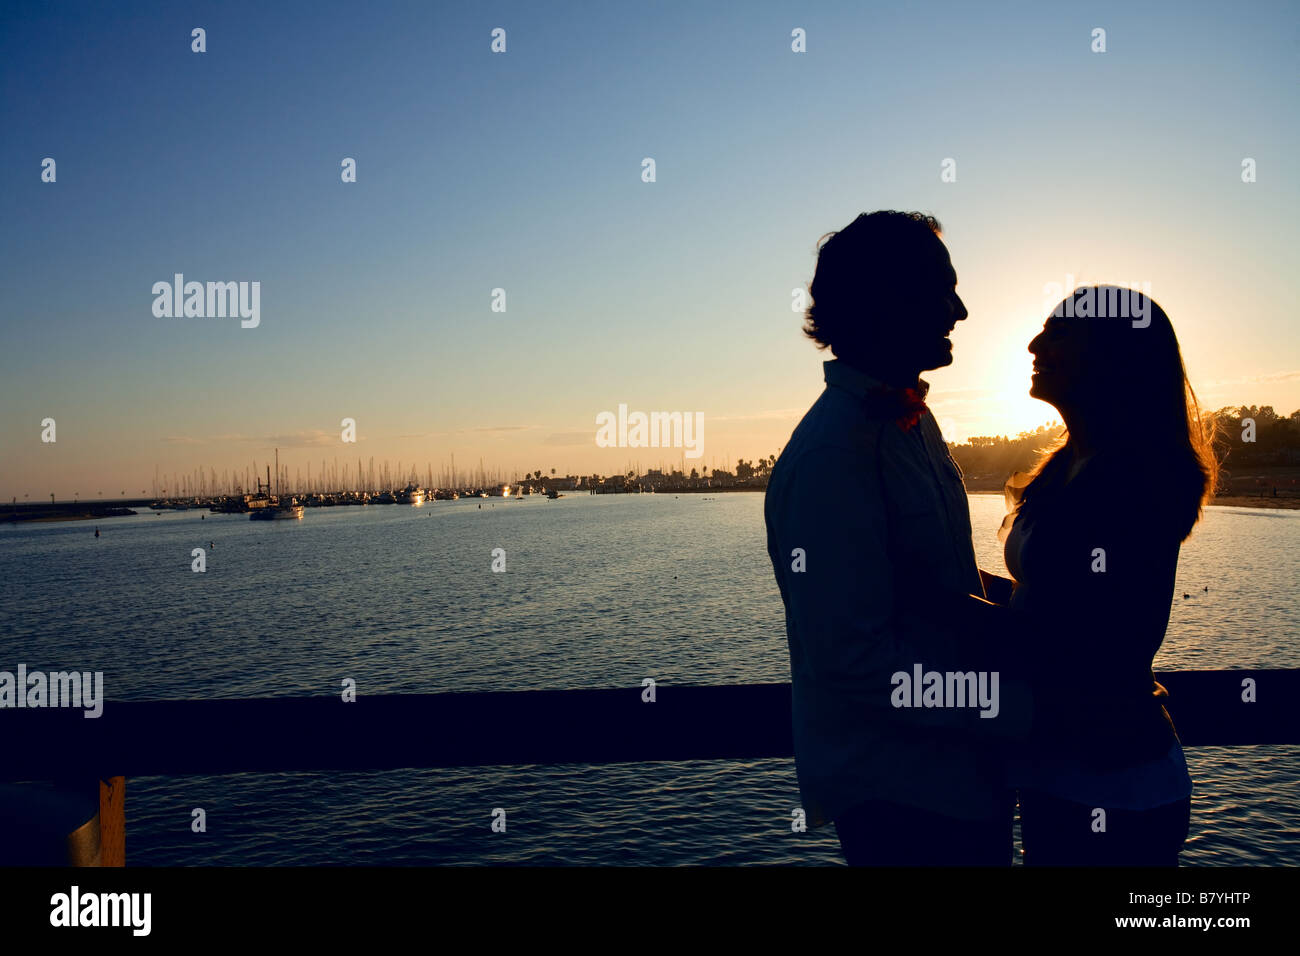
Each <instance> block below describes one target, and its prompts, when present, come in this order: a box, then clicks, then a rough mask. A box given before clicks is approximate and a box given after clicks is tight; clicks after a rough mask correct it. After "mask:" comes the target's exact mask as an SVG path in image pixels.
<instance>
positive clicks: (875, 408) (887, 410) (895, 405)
mask: <svg viewBox="0 0 1300 956" xmlns="http://www.w3.org/2000/svg"><path fill="white" fill-rule="evenodd" d="M867 408H868V411H869V412H870V413H871V414H872V415H873V416H875V417H878V418H888V419H891V420H892V421H893V422H894V423H895V424H896V425H898V427H899V428H901V429H902V430H903V431H905V432H906V431H911V430H912V428H914V427H915V426H916V423H917V422H919V421H920V420H921V416H922V415H924V414H925V413H926V412H927V411H929V408H928V407H927V406H926V404H925V399H923V398H922V397H921V392H920V391H919V390H917V389H915V388H894V387H893V386H891V385H877V386H874V387H873V388H871V389H869V390H868V391H867Z"/></svg>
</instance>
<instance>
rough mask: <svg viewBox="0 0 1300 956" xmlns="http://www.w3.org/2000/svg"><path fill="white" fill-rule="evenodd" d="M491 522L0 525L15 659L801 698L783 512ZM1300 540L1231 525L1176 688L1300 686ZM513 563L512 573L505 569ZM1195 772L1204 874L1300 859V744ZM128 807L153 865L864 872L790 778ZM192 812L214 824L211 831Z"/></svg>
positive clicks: (222, 686) (1239, 753)
mask: <svg viewBox="0 0 1300 956" xmlns="http://www.w3.org/2000/svg"><path fill="white" fill-rule="evenodd" d="M478 504H479V502H476V501H457V502H430V503H428V504H426V505H424V506H423V507H419V508H412V507H409V506H401V505H394V506H391V507H370V508H328V509H312V510H309V511H308V512H307V515H306V517H305V518H304V519H303V520H302V521H301V522H274V523H270V522H268V523H261V522H250V521H249V520H248V519H247V518H246V517H240V516H219V515H209V516H208V517H207V518H206V519H205V520H200V517H199V515H200V513H199V512H196V511H195V512H181V513H170V514H165V515H163V516H161V517H160V516H156V515H154V514H152V513H142V514H141V515H140V516H138V517H135V518H117V519H110V520H107V521H102V522H100V523H99V527H100V529H101V531H102V533H103V537H102V538H100V539H99V540H98V541H96V540H95V539H94V538H93V525H92V524H91V523H88V522H73V523H63V524H54V525H45V526H41V527H33V526H27V527H22V526H19V527H13V526H5V527H0V597H2V600H0V669H12V667H13V666H16V665H17V664H18V663H19V662H23V663H26V664H27V665H28V667H29V668H31V669H40V670H60V669H65V668H75V669H77V670H103V671H104V672H105V678H104V679H105V688H106V693H107V695H108V696H109V697H110V698H111V699H122V700H125V699H143V698H201V697H259V696H302V695H329V696H336V695H337V693H338V688H339V681H340V680H341V679H342V678H344V677H351V678H354V679H355V680H356V681H357V684H358V688H359V693H361V694H366V693H394V692H407V693H437V692H443V691H453V690H520V689H529V688H576V687H635V686H637V685H639V684H640V682H641V679H642V678H644V677H647V676H649V677H654V678H656V680H658V681H659V682H661V683H671V684H701V683H735V682H753V681H784V680H788V679H789V661H788V657H787V652H786V645H785V634H784V629H783V619H782V608H781V600H780V596H779V595H778V593H777V590H776V585H775V582H774V580H773V578H772V572H771V568H770V566H769V564H768V559H767V553H766V545H765V540H764V531H763V516H762V495H759V494H731V495H720V496H717V497H714V498H705V497H702V496H699V495H683V496H681V497H680V498H678V497H674V496H672V495H638V496H599V497H589V496H586V495H570V496H567V497H565V498H561V499H559V500H557V501H550V502H548V501H546V500H543V499H541V498H533V499H530V500H524V501H518V502H503V501H501V500H499V499H492V500H491V501H483V502H482V508H481V509H480V508H479V507H478ZM971 514H972V523H973V525H974V528H975V547H976V553H977V554H978V555H979V558H980V564H981V565H982V566H984V567H986V568H992V569H996V570H999V571H1003V572H1004V565H1003V563H1002V558H1001V553H1000V545H999V544H998V542H997V539H996V537H995V532H996V529H997V527H998V524H999V523H1000V521H1001V518H1002V514H1003V506H1002V498H1001V496H1000V495H997V496H993V495H972V496H971ZM209 542H212V543H213V545H214V547H213V548H212V550H210V551H209V552H208V558H207V560H208V569H207V573H205V574H194V573H192V572H191V570H190V561H191V558H190V550H191V549H192V548H195V547H200V546H204V547H206V546H207V545H208V543H209ZM1297 544H1300V512H1269V511H1263V510H1259V511H1256V510H1250V509H1228V508H1214V509H1210V510H1209V511H1208V513H1207V517H1206V519H1205V521H1204V522H1203V523H1202V525H1201V526H1200V528H1199V529H1198V530H1197V532H1196V533H1195V535H1194V536H1193V538H1192V540H1191V541H1190V542H1188V543H1187V544H1186V545H1184V549H1183V558H1182V562H1181V564H1180V567H1179V580H1178V584H1177V588H1176V595H1177V600H1176V601H1175V602H1174V607H1173V614H1172V619H1171V623H1170V627H1169V635H1168V637H1167V638H1166V641H1165V645H1164V648H1163V649H1162V651H1161V654H1160V657H1159V658H1158V659H1157V662H1156V665H1157V669H1161V668H1163V669H1217V668H1245V667H1290V668H1296V667H1300V651H1297V648H1296V646H1295V635H1296V634H1297V633H1300V627H1298V626H1297V625H1298V624H1300V599H1298V598H1297V595H1296V591H1295V582H1296V551H1297ZM498 547H500V548H504V549H505V550H506V554H507V573H506V574H493V573H491V571H490V563H491V551H492V549H493V548H498ZM1004 573H1005V572H1004ZM1205 585H1209V587H1210V591H1209V593H1208V594H1207V593H1205V592H1204V591H1202V588H1203V587H1204V586H1205ZM1184 591H1186V592H1188V593H1190V594H1191V595H1192V598H1191V599H1190V600H1183V599H1182V593H1183V592H1184ZM110 706H111V704H110ZM1188 763H1189V765H1190V767H1191V772H1192V777H1193V779H1194V781H1195V784H1196V792H1195V795H1194V797H1193V819H1192V834H1191V837H1190V838H1189V842H1188V846H1187V849H1186V851H1185V852H1184V854H1183V861H1184V863H1185V864H1188V865H1196V864H1201V865H1204V864H1221V865H1229V864H1237V865H1240V864H1261V863H1263V864H1291V865H1294V864H1298V863H1300V809H1298V807H1300V747H1253V748H1194V749H1190V750H1189V751H1188ZM127 792H128V800H127V816H128V824H127V832H128V849H127V853H128V859H129V860H130V862H131V863H132V864H135V865H146V864H268V865H276V864H356V863H384V864H430V863H494V862H516V863H550V864H574V863H577V864H581V863H645V864H685V863H705V864H730V863H807V864H825V863H838V862H840V857H839V853H838V844H837V842H836V840H835V837H834V831H833V829H830V828H827V829H826V830H821V831H813V832H810V833H805V834H795V833H792V832H791V831H790V811H791V809H792V808H794V807H796V806H798V804H799V794H798V787H797V785H796V782H795V775H794V763H793V761H792V760H760V761H752V762H723V761H718V762H714V761H700V762H692V763H674V764H644V765H633V766H562V767H540V766H538V767H508V768H499V769H479V768H476V769H472V770H420V771H401V772H388V773H382V774H354V775H338V774H328V775H327V774H307V773H293V774H279V775H265V774H262V775H254V774H244V775H233V776H224V777H191V778H184V779H181V778H157V777H154V778H132V779H131V780H130V781H129V782H128V791H127ZM194 807H203V808H204V809H205V810H206V811H207V819H208V832H207V833H204V834H195V833H191V832H190V811H191V809H192V808H194ZM494 807H504V808H506V810H507V812H508V815H509V816H508V819H509V827H508V832H507V833H505V834H494V833H492V832H491V831H490V829H489V824H490V814H491V810H492V808H494Z"/></svg>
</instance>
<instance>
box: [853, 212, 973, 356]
mask: <svg viewBox="0 0 1300 956" xmlns="http://www.w3.org/2000/svg"><path fill="white" fill-rule="evenodd" d="M872 266H873V267H872V268H871V269H870V270H869V271H870V273H874V275H875V276H877V277H879V278H874V279H873V290H872V293H871V294H872V295H873V297H874V301H870V302H867V303H865V304H864V305H865V313H866V317H867V321H868V322H869V323H870V325H871V327H872V333H871V339H870V340H869V341H868V342H867V343H864V345H865V347H866V349H867V354H868V355H870V356H871V357H872V358H873V359H879V360H883V361H884V363H885V364H888V365H891V366H896V367H899V368H904V369H909V370H910V369H918V370H920V371H925V370H926V369H933V368H942V367H943V366H945V365H951V364H952V340H951V339H950V338H949V337H948V336H949V334H950V333H951V332H952V330H953V328H954V327H955V326H956V324H957V323H958V322H960V321H962V320H963V319H965V318H966V315H967V312H966V306H965V304H964V303H963V302H962V301H961V298H960V297H959V296H958V295H957V273H956V271H954V269H953V267H952V261H951V260H950V259H949V258H948V248H947V247H946V246H945V245H944V244H943V242H942V241H941V240H940V239H939V237H938V236H934V235H931V236H930V238H929V239H928V240H924V239H923V240H922V241H921V242H919V243H918V242H915V241H911V242H908V243H907V245H906V246H903V247H900V248H898V249H897V250H895V253H894V255H893V256H891V259H890V261H889V262H887V263H885V262H876V263H873V264H872Z"/></svg>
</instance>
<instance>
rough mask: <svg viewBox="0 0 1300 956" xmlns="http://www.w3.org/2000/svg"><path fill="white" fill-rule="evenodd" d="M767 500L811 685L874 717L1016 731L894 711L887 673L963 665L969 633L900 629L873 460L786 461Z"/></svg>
mask: <svg viewBox="0 0 1300 956" xmlns="http://www.w3.org/2000/svg"><path fill="white" fill-rule="evenodd" d="M832 489H834V490H833V491H832ZM772 504H773V508H772V524H773V531H774V534H773V542H774V549H773V550H774V559H775V560H776V561H777V562H778V566H777V573H778V575H780V576H781V580H782V583H783V591H784V594H785V599H786V604H787V612H788V613H789V615H790V617H791V619H792V623H793V624H794V626H795V628H796V632H795V642H794V643H797V646H796V647H792V653H795V654H798V655H799V656H800V658H801V661H802V665H803V669H804V672H805V673H806V674H807V675H809V676H810V677H811V679H812V681H813V682H814V683H815V684H816V685H817V687H818V688H819V689H823V688H824V689H825V690H827V691H828V692H830V693H833V694H835V695H837V696H840V697H842V698H844V699H846V700H848V701H851V702H853V703H854V705H855V706H861V707H865V708H870V709H873V710H877V711H879V712H880V713H881V716H882V719H887V720H893V721H898V722H902V723H909V724H918V725H926V726H948V727H951V728H954V729H959V728H962V729H965V730H970V731H974V730H977V731H979V732H980V733H981V734H988V733H993V734H997V735H1006V734H1018V733H1021V732H1023V730H1022V729H1021V730H1016V729H1012V728H1011V726H1010V725H1011V724H1012V723H1013V721H1012V720H999V719H994V720H985V719H972V718H978V715H977V714H976V713H974V711H973V709H964V708H948V707H933V708H915V707H912V708H907V707H898V708H896V707H894V706H892V703H891V696H892V692H893V690H894V686H895V685H894V683H893V682H892V680H891V678H892V676H893V675H894V674H895V673H898V672H903V673H905V674H907V675H909V677H910V676H911V673H912V669H913V667H914V665H916V664H920V665H922V666H923V667H924V669H925V670H926V671H933V670H938V671H956V670H964V669H968V668H966V667H963V666H962V665H963V664H966V663H968V662H969V657H970V654H969V651H970V646H971V640H972V637H973V635H970V634H963V635H960V637H959V634H958V632H957V631H955V630H954V629H952V628H951V627H948V626H944V623H943V622H942V621H935V622H933V626H917V627H908V628H905V629H900V628H899V626H898V623H899V614H900V611H903V610H905V609H900V608H898V607H896V605H895V579H896V576H897V575H899V574H904V575H905V574H908V573H909V569H906V568H895V567H893V566H892V563H891V554H890V550H889V527H888V518H887V513H886V509H885V500H884V494H883V489H882V488H881V486H880V480H879V476H878V474H877V470H876V466H875V463H874V462H873V461H871V460H870V459H866V458H864V456H863V455H861V454H860V453H857V452H856V451H853V450H850V449H843V448H832V447H822V448H816V449H812V450H810V451H808V452H805V453H804V454H803V455H802V456H801V457H800V458H799V459H798V461H796V462H793V463H792V470H791V472H790V473H789V475H788V477H787V480H786V481H783V482H782V483H781V487H780V489H779V490H778V494H777V498H776V500H775V501H774V502H773V503H772ZM949 599H950V600H952V601H960V600H963V599H964V596H962V595H956V594H954V595H952V596H950V598H949ZM983 603H985V604H987V602H983ZM988 607H990V608H993V605H988ZM906 610H907V613H908V614H912V613H913V610H912V609H906ZM917 610H919V609H917ZM1009 716H1010V715H1009ZM991 725H1001V726H997V727H995V726H991Z"/></svg>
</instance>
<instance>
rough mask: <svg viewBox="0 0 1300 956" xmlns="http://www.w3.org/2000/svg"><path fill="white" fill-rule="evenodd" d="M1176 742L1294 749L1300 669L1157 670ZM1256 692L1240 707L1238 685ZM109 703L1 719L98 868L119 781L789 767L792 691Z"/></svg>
mask: <svg viewBox="0 0 1300 956" xmlns="http://www.w3.org/2000/svg"><path fill="white" fill-rule="evenodd" d="M1156 678H1157V680H1159V681H1160V682H1161V683H1162V684H1163V685H1164V686H1165V687H1166V688H1167V689H1168V691H1169V695H1170V696H1169V701H1168V704H1167V706H1168V708H1169V711H1170V713H1171V714H1172V716H1173V718H1174V723H1175V724H1176V725H1177V727H1178V732H1179V736H1180V737H1181V738H1182V741H1183V745H1184V746H1186V747H1202V746H1252V745H1260V744H1300V708H1297V706H1296V705H1295V701H1296V700H1297V699H1300V670H1254V671H1248V670H1241V671H1235V670H1234V671H1173V672H1165V673H1161V674H1157V675H1156ZM1248 679H1249V680H1250V681H1253V682H1254V690H1253V694H1254V697H1255V700H1254V701H1253V702H1247V701H1246V700H1245V699H1244V697H1245V696H1247V695H1246V687H1245V682H1246V681H1247V680H1248ZM655 697H656V699H655V701H654V702H653V703H648V702H646V701H644V700H643V690H642V688H640V687H631V688H627V689H613V690H605V689H600V690H553V691H552V690H539V691H512V692H494V693H457V694H431V695H430V694H394V695H375V696H365V695H364V694H363V695H361V696H359V697H358V698H357V700H356V701H355V702H353V703H343V702H342V701H341V700H340V699H339V698H338V697H318V698H307V699H302V698H264V699H253V700H248V699H235V700H180V701H171V700H159V701H123V702H114V701H109V702H108V703H106V704H105V706H104V711H103V714H102V715H101V716H100V717H98V718H96V719H86V718H84V717H83V716H82V712H81V711H80V710H44V709H21V710H6V711H0V729H3V730H4V731H5V733H4V734H3V738H4V740H5V742H6V744H7V746H6V750H7V751H8V753H6V755H5V759H4V760H3V761H2V762H0V781H28V780H57V779H62V780H68V779H80V780H92V781H93V780H95V779H98V780H100V781H101V787H100V790H101V802H100V828H101V851H102V860H103V862H104V863H105V864H106V865H112V864H117V865H121V864H122V862H123V860H124V858H125V851H124V840H125V822H124V816H123V813H124V809H123V808H124V805H125V804H124V787H125V777H127V776H176V775H190V774H200V775H205V774H223V773H244V772H286V771H362V770H393V769H397V768H409V767H468V766H492V765H497V766H509V765H517V764H554V763H628V762H642V761H657V760H671V761H677V760H734V759H756V758H764V757H791V756H793V754H794V748H793V744H792V741H791V729H790V728H791V721H790V706H791V704H790V700H791V698H790V685H789V684H740V685H728V686H671V685H668V686H662V685H661V686H659V687H657V688H656V690H655Z"/></svg>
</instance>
